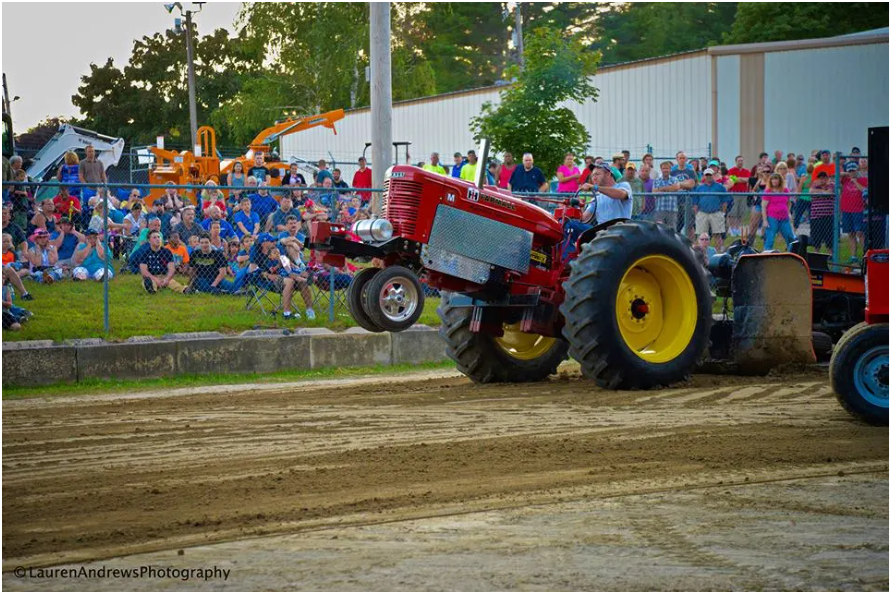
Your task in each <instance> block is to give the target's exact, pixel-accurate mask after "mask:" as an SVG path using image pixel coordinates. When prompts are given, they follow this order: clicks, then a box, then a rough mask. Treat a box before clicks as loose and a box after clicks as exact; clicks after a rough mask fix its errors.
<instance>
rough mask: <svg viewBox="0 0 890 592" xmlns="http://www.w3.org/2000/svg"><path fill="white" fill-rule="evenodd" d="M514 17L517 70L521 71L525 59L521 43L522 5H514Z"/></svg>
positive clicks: (519, 3) (518, 3)
mask: <svg viewBox="0 0 890 592" xmlns="http://www.w3.org/2000/svg"><path fill="white" fill-rule="evenodd" d="M514 16H515V17H516V52H517V54H518V55H519V68H520V69H522V68H524V67H525V59H524V58H523V53H524V51H525V49H524V47H523V43H522V3H521V2H517V3H516V10H515V12H514Z"/></svg>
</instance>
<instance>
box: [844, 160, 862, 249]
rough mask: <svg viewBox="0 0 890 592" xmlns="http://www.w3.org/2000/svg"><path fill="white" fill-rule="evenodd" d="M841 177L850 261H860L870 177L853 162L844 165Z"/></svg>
mask: <svg viewBox="0 0 890 592" xmlns="http://www.w3.org/2000/svg"><path fill="white" fill-rule="evenodd" d="M844 173H845V174H844V175H843V176H842V177H841V228H842V229H843V231H844V232H846V233H847V235H848V236H849V237H850V255H851V257H850V261H851V262H855V261H858V259H859V245H864V243H865V198H864V197H863V193H862V191H863V189H868V175H867V174H863V173H862V172H861V171H860V170H859V163H858V162H856V161H855V160H851V161H849V162H847V163H845V164H844Z"/></svg>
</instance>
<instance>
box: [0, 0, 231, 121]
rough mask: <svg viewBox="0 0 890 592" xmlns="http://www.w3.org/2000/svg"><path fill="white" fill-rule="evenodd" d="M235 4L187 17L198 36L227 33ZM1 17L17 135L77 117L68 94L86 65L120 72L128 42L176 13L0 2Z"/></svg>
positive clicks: (120, 5) (1, 58) (2, 58)
mask: <svg viewBox="0 0 890 592" xmlns="http://www.w3.org/2000/svg"><path fill="white" fill-rule="evenodd" d="M182 5H183V6H184V7H186V8H189V7H190V6H191V5H192V4H191V3H190V2H183V3H182ZM240 7H241V4H240V3H239V2H207V3H206V4H204V9H203V10H202V11H201V13H200V14H198V15H196V16H194V19H195V22H196V23H197V24H198V31H199V33H201V34H204V33H209V32H210V31H213V30H215V29H218V28H225V29H229V30H232V29H233V27H232V23H233V22H234V20H235V17H236V16H237V14H238V10H239V9H240ZM0 15H2V32H3V41H2V53H0V62H2V66H3V72H4V73H5V74H6V82H7V84H8V86H9V98H10V100H11V99H12V98H13V97H15V96H16V95H18V96H19V97H21V98H20V99H19V100H18V101H15V102H14V103H13V104H12V107H11V110H12V119H13V128H14V129H15V131H16V133H17V134H20V133H23V132H24V131H25V130H27V129H28V128H30V127H33V126H34V125H35V124H37V123H38V122H39V121H41V120H43V119H45V118H46V117H55V116H60V115H65V116H79V115H80V113H79V110H78V109H77V108H76V107H75V106H74V105H72V104H71V95H74V94H76V93H77V87H78V86H79V85H80V77H81V76H82V75H84V74H87V73H88V72H89V69H90V64H91V63H94V64H104V63H105V60H107V59H108V58H109V57H111V58H114V63H115V65H116V66H118V67H119V68H122V67H123V66H124V65H125V64H126V63H127V61H128V60H129V57H130V52H131V51H132V49H133V41H134V40H136V39H138V38H141V37H142V36H143V35H152V34H154V33H156V32H158V31H162V30H164V29H168V28H172V27H173V19H174V16H179V11H178V10H176V9H174V10H173V14H168V13H167V11H166V10H165V9H164V4H163V3H161V2H34V1H30V2H3V4H2V12H0ZM182 59H183V61H184V60H185V40H184V39H183V45H182ZM95 131H97V132H102V130H95Z"/></svg>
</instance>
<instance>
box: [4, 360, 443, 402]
mask: <svg viewBox="0 0 890 592" xmlns="http://www.w3.org/2000/svg"><path fill="white" fill-rule="evenodd" d="M448 368H454V362H452V361H451V360H447V361H444V362H429V363H425V364H398V365H396V366H367V367H360V368H319V369H317V370H282V371H280V372H271V373H269V374H252V373H250V374H192V375H188V376H175V377H170V378H150V379H142V380H120V379H91V380H85V381H83V382H79V383H77V384H54V385H49V386H31V387H4V388H3V398H4V399H26V398H30V397H51V396H67V395H91V394H98V395H102V394H109V393H124V392H126V393H132V392H137V391H161V390H170V389H175V388H188V387H203V386H211V385H221V384H247V383H249V384H251V385H255V384H276V383H284V382H297V381H301V380H319V379H337V378H350V377H354V376H368V375H384V376H385V375H389V374H404V373H405V372H416V371H421V370H440V369H448Z"/></svg>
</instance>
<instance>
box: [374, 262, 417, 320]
mask: <svg viewBox="0 0 890 592" xmlns="http://www.w3.org/2000/svg"><path fill="white" fill-rule="evenodd" d="M360 295H361V304H362V305H363V308H364V311H365V312H366V313H367V314H368V318H370V320H371V322H372V323H373V324H374V325H376V326H378V327H380V328H381V329H383V330H384V331H391V332H393V333H398V332H399V331H404V330H405V329H407V328H408V327H410V326H411V325H413V324H414V323H416V322H417V319H419V318H420V315H421V314H423V303H424V301H425V297H424V294H423V286H422V285H421V284H420V280H418V279H417V276H416V275H414V272H413V271H411V270H410V269H408V268H407V267H402V266H401V265H393V266H392V267H387V268H386V269H382V270H380V272H379V273H375V274H374V275H373V277H371V278H370V279H369V280H368V283H367V284H366V285H365V287H364V288H363V290H362V291H361V292H360Z"/></svg>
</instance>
